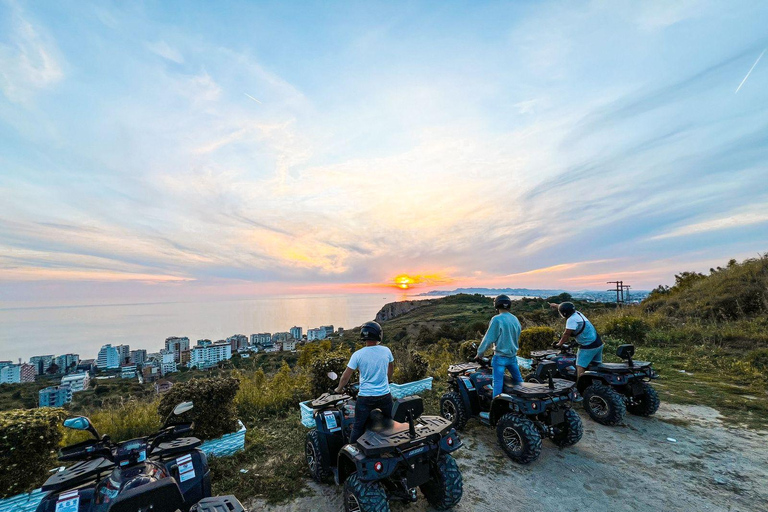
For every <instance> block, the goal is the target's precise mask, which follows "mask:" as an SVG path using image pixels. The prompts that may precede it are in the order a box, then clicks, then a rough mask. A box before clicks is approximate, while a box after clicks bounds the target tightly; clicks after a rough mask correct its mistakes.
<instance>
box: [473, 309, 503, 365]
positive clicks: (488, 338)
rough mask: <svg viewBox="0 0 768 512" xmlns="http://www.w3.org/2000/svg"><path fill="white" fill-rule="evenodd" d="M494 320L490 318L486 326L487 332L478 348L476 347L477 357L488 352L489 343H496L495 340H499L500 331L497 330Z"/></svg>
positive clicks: (496, 323) (497, 325) (494, 318)
mask: <svg viewBox="0 0 768 512" xmlns="http://www.w3.org/2000/svg"><path fill="white" fill-rule="evenodd" d="M494 320H496V317H493V318H491V323H490V324H489V325H488V330H487V331H486V332H485V336H483V341H482V342H481V343H480V346H479V347H477V357H481V356H482V355H483V354H485V351H486V350H488V348H489V347H490V346H491V343H496V340H497V339H499V334H500V333H501V331H500V330H499V324H498V322H495V321H494Z"/></svg>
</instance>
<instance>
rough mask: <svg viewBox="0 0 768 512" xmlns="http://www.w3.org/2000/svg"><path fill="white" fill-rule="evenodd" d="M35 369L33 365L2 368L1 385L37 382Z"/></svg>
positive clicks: (0, 374)
mask: <svg viewBox="0 0 768 512" xmlns="http://www.w3.org/2000/svg"><path fill="white" fill-rule="evenodd" d="M35 375H36V373H35V367H34V366H32V365H31V364H23V363H22V364H10V365H8V366H4V367H2V368H0V384H21V383H22V382H35Z"/></svg>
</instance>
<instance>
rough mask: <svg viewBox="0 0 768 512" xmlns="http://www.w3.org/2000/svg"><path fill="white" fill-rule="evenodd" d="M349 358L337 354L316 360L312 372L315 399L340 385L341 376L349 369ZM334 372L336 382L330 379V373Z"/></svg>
mask: <svg viewBox="0 0 768 512" xmlns="http://www.w3.org/2000/svg"><path fill="white" fill-rule="evenodd" d="M347 361H349V358H348V357H345V356H342V355H340V354H337V353H328V354H325V356H324V357H320V358H318V359H315V361H314V362H313V363H312V369H311V370H310V378H309V380H310V387H311V391H312V396H313V397H318V396H320V395H322V394H323V393H325V392H326V391H328V390H329V389H331V388H335V387H336V386H338V385H339V379H340V378H341V374H342V373H344V370H345V369H346V368H347ZM330 372H334V373H335V374H336V375H337V376H338V378H337V379H336V380H335V381H334V380H331V379H329V378H328V373H330Z"/></svg>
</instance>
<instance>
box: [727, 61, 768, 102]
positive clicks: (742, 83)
mask: <svg viewBox="0 0 768 512" xmlns="http://www.w3.org/2000/svg"><path fill="white" fill-rule="evenodd" d="M764 54H765V50H763V51H762V52H760V55H758V57H757V60H756V61H755V63H754V64H752V67H751V68H749V71H747V74H746V75H744V79H743V80H742V81H741V82H740V83H739V86H738V87H737V88H736V91H735V92H734V94H736V93H737V92H739V90H741V87H742V86H743V85H744V82H746V81H747V78H749V75H751V74H752V70H753V69H755V66H757V63H758V62H760V59H762V58H763V55H764Z"/></svg>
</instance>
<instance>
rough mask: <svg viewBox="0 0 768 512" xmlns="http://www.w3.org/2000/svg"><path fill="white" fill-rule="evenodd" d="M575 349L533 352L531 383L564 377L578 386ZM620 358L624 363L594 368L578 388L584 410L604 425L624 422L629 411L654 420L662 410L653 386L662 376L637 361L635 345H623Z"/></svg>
mask: <svg viewBox="0 0 768 512" xmlns="http://www.w3.org/2000/svg"><path fill="white" fill-rule="evenodd" d="M572 348H573V345H571V344H568V343H566V344H564V345H563V346H562V348H561V349H560V350H559V351H558V350H538V351H532V352H531V358H532V360H533V363H532V365H531V369H532V372H531V374H530V375H528V377H526V380H527V381H528V382H544V381H545V380H546V379H548V378H549V377H560V378H563V379H568V380H571V381H574V382H576V354H574V353H573V351H572ZM616 355H617V356H619V357H620V358H621V359H623V360H625V362H623V363H593V364H590V365H589V366H588V367H587V369H586V371H585V372H584V374H583V375H582V376H581V378H580V379H578V382H577V384H576V387H577V389H578V390H579V392H580V393H581V394H582V395H583V396H584V408H585V409H586V410H587V413H588V414H589V416H590V417H591V418H592V419H593V420H595V421H596V422H598V423H602V424H603V425H616V424H619V423H621V422H622V421H623V419H624V415H625V414H626V411H629V412H630V413H632V414H636V415H638V416H650V415H652V414H653V413H655V412H656V411H657V410H658V408H659V403H660V402H659V395H658V394H657V393H656V390H655V389H653V386H651V384H650V380H651V379H656V378H658V377H659V375H658V374H657V373H656V372H655V371H654V370H653V368H651V363H649V362H646V361H633V360H632V356H634V355H635V346H634V345H620V346H619V347H618V349H617V350H616Z"/></svg>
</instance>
